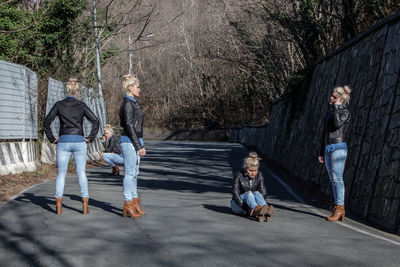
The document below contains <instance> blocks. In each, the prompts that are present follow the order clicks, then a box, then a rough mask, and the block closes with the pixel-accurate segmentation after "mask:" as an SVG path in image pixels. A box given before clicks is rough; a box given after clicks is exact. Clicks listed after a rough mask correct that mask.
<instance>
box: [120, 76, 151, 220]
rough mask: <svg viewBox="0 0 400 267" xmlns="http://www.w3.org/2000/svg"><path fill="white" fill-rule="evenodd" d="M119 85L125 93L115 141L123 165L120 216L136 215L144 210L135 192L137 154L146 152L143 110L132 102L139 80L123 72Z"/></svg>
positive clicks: (135, 216)
mask: <svg viewBox="0 0 400 267" xmlns="http://www.w3.org/2000/svg"><path fill="white" fill-rule="evenodd" d="M122 86H123V88H124V91H125V94H126V95H125V96H124V98H123V100H122V104H121V107H120V110H119V117H120V122H121V127H122V128H123V130H122V132H121V137H120V141H119V142H120V145H121V149H122V153H123V157H124V168H125V177H124V182H123V186H124V199H125V202H124V207H123V216H124V217H126V216H127V214H129V216H131V217H132V218H138V217H140V216H142V215H144V214H146V212H145V211H144V210H143V209H142V208H141V207H140V200H139V198H138V194H137V176H138V174H139V163H140V157H143V156H145V155H146V149H145V148H144V144H143V113H142V110H141V109H140V108H139V105H138V104H137V102H136V98H137V97H139V95H140V87H139V80H138V79H137V78H135V77H133V76H132V75H130V74H127V75H124V76H123V81H122Z"/></svg>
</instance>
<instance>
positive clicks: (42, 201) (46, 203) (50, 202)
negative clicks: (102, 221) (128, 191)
mask: <svg viewBox="0 0 400 267" xmlns="http://www.w3.org/2000/svg"><path fill="white" fill-rule="evenodd" d="M64 197H69V198H70V199H71V200H75V201H79V202H82V198H81V197H80V196H76V195H64ZM15 200H16V201H19V202H31V203H33V204H35V205H37V206H39V207H42V208H43V209H45V210H47V211H49V212H52V213H56V209H55V207H56V201H55V198H53V197H47V196H37V195H34V194H32V193H23V195H22V196H20V197H18V198H16V199H15ZM62 206H63V209H70V210H74V211H76V212H80V213H82V210H80V209H76V208H74V207H71V206H69V205H66V204H65V202H63V204H62ZM90 206H93V207H98V208H101V209H103V210H105V211H107V212H110V213H114V214H116V215H118V216H122V209H119V208H116V207H114V206H112V205H111V203H108V202H103V201H98V200H96V199H93V198H90V199H89V207H90Z"/></svg>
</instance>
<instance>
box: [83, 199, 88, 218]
mask: <svg viewBox="0 0 400 267" xmlns="http://www.w3.org/2000/svg"><path fill="white" fill-rule="evenodd" d="M82 213H83V214H89V198H82Z"/></svg>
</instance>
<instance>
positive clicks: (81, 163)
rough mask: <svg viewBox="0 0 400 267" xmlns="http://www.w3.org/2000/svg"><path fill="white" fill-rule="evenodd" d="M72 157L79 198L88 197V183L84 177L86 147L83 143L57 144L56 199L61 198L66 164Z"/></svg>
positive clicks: (66, 168) (66, 169)
mask: <svg viewBox="0 0 400 267" xmlns="http://www.w3.org/2000/svg"><path fill="white" fill-rule="evenodd" d="M71 153H72V154H73V155H74V161H75V169H76V174H77V176H78V181H79V186H80V188H81V196H82V197H83V198H88V197H89V191H88V181H87V177H86V153H87V145H86V143H85V142H68V143H67V142H59V143H58V144H57V166H58V170H57V178H56V195H55V197H56V198H62V196H63V194H64V185H65V176H66V175H67V171H68V162H69V159H70V157H71Z"/></svg>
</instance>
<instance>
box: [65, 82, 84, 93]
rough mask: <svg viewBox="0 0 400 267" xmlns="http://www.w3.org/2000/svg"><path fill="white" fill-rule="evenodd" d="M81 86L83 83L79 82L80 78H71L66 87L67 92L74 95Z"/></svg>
mask: <svg viewBox="0 0 400 267" xmlns="http://www.w3.org/2000/svg"><path fill="white" fill-rule="evenodd" d="M80 87H81V85H80V84H79V83H78V80H77V79H76V78H69V81H68V82H67V85H66V87H65V94H67V95H74V94H75V93H76V91H78V90H79V88H80Z"/></svg>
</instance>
